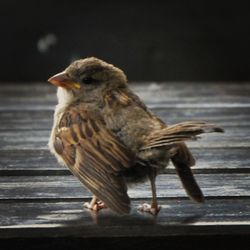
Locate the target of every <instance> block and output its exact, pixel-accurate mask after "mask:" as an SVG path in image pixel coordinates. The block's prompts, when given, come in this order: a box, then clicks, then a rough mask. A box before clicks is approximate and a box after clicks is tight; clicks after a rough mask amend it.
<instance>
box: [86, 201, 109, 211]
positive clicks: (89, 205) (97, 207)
mask: <svg viewBox="0 0 250 250" xmlns="http://www.w3.org/2000/svg"><path fill="white" fill-rule="evenodd" d="M83 207H84V208H87V209H90V210H92V211H95V212H98V211H99V210H101V209H103V208H107V206H106V205H105V204H104V202H102V201H96V202H95V203H92V202H85V203H84V204H83Z"/></svg>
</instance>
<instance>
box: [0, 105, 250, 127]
mask: <svg viewBox="0 0 250 250" xmlns="http://www.w3.org/2000/svg"><path fill="white" fill-rule="evenodd" d="M152 111H153V112H154V113H156V114H157V115H158V116H159V117H161V119H163V120H164V121H165V122H166V123H167V124H174V123H178V122H182V121H187V120H203V121H207V122H212V123H216V124H219V125H220V126H222V127H223V126H227V127H228V126H250V112H249V108H153V109H152ZM0 121H1V124H0V130H10V129H13V130H48V129H51V127H52V123H53V110H40V111H34V110H30V111H28V110H19V111H17V110H13V111H11V110H8V111H0Z"/></svg>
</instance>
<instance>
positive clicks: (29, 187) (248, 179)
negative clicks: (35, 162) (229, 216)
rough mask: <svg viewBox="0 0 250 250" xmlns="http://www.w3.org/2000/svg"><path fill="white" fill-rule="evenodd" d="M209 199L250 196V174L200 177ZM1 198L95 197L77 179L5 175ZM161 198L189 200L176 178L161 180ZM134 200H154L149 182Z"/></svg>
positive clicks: (135, 190)
mask: <svg viewBox="0 0 250 250" xmlns="http://www.w3.org/2000/svg"><path fill="white" fill-rule="evenodd" d="M196 179H197V181H198V183H199V184H200V186H201V188H202V190H203V192H204V194H205V196H208V197H209V196H210V197H223V196H228V197H240V196H250V188H249V187H250V175H249V174H235V173H232V174H197V175H196ZM0 190H1V192H0V199H3V200H8V199H37V200H39V199H66V198H67V199H72V198H90V197H91V194H90V193H89V191H87V189H86V188H85V187H83V185H82V184H81V183H80V182H79V181H78V180H77V179H76V178H75V177H74V176H71V175H69V176H4V177H0ZM157 190H158V191H157V195H158V197H186V193H185V192H184V190H183V188H182V186H181V183H180V181H179V180H178V178H177V176H176V175H173V174H164V175H160V176H158V178H157ZM129 194H130V196H131V198H145V197H151V191H150V187H149V183H148V182H146V183H141V184H138V185H136V186H133V187H131V188H129Z"/></svg>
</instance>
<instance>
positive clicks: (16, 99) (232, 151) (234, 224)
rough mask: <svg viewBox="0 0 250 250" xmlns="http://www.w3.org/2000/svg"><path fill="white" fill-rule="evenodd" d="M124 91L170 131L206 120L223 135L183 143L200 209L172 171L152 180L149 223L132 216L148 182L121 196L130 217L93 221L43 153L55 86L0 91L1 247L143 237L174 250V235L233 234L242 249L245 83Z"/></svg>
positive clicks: (248, 111)
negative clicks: (128, 202)
mask: <svg viewBox="0 0 250 250" xmlns="http://www.w3.org/2000/svg"><path fill="white" fill-rule="evenodd" d="M132 86H133V89H134V90H135V91H136V92H137V93H138V95H139V96H141V97H142V99H144V100H145V102H146V103H147V105H148V106H149V107H151V108H152V110H153V111H154V112H155V113H157V114H158V115H159V116H160V117H161V118H162V119H163V120H165V121H166V122H167V123H168V124H173V123H177V122H181V121H185V120H206V121H209V122H213V123H216V124H218V125H219V126H222V127H223V128H224V129H225V133H224V134H210V135H205V136H203V138H202V139H201V140H199V141H196V142H190V143H188V144H189V146H190V148H191V151H192V152H193V154H194V155H195V157H196V158H197V166H196V167H195V168H194V173H195V175H196V179H197V181H198V183H199V184H200V186H201V188H202V190H203V192H204V194H205V196H206V203H205V204H204V205H197V204H195V203H193V202H191V201H189V200H188V198H187V196H186V194H185V192H184V191H183V188H182V187H181V184H180V181H179V180H178V178H177V176H176V174H175V171H174V168H173V167H172V166H170V167H169V168H168V169H166V171H165V173H164V174H162V175H161V176H159V177H158V179H157V188H158V196H159V203H160V204H161V205H162V210H161V212H160V213H159V215H158V216H157V217H153V216H151V215H148V214H144V213H140V212H138V211H137V209H136V207H137V206H138V205H139V204H140V203H142V202H145V201H148V200H149V198H150V188H149V184H148V183H145V184H141V185H138V186H135V187H132V188H130V189H129V195H130V197H131V199H132V208H133V209H132V212H131V214H130V215H126V216H118V215H116V214H114V213H112V212H111V211H110V210H108V209H107V210H103V211H101V212H100V213H99V214H98V215H96V214H95V213H91V212H89V211H86V210H84V209H83V207H82V204H83V202H85V201H88V200H89V199H90V197H91V194H90V193H89V192H88V191H87V190H86V189H85V188H84V187H83V186H82V185H81V184H80V183H79V181H78V180H77V179H76V178H74V177H73V176H72V175H71V174H70V172H69V171H68V170H67V169H66V168H64V167H61V166H59V165H58V163H57V162H56V160H55V159H54V157H53V156H51V155H50V153H49V151H48V148H47V141H48V136H49V131H50V129H51V126H52V116H53V109H54V106H55V103H56V96H55V91H56V89H55V88H54V87H53V86H50V85H49V84H47V83H36V84H4V85H3V84H2V85H0V138H1V140H0V239H1V240H0V242H1V241H3V242H7V243H8V244H11V243H13V242H17V243H16V244H17V245H16V247H17V246H19V245H18V244H20V240H21V242H22V243H23V244H26V243H27V245H26V247H27V246H30V245H31V244H32V243H31V242H33V245H36V244H37V242H40V243H41V240H43V239H48V238H51V239H50V240H48V241H47V244H49V243H51V242H52V241H53V240H54V242H58V240H59V239H61V240H64V241H62V242H64V243H63V246H62V247H61V249H66V246H68V245H67V243H65V239H67V238H68V237H69V238H71V239H72V238H73V239H75V248H74V249H78V248H77V245H78V241H79V240H84V239H85V240H86V239H88V240H89V241H88V242H91V241H94V242H95V239H96V238H98V239H102V240H103V242H106V243H107V242H109V239H112V240H113V241H111V242H116V243H117V242H118V243H117V244H118V245H119V244H120V248H121V249H123V248H122V247H121V246H123V247H125V246H126V244H130V243H131V242H137V244H139V242H142V244H148V243H147V242H149V237H150V239H151V242H152V241H153V240H154V239H161V240H160V241H159V240H158V241H157V242H158V245H157V244H156V243H153V244H154V246H155V247H156V246H159V247H162V246H164V244H165V245H169V244H170V243H169V242H172V243H173V242H175V244H180V243H178V239H180V238H181V239H182V240H183V242H184V243H183V244H185V239H186V237H191V238H190V239H196V240H197V237H198V238H199V239H201V238H200V237H203V238H202V239H203V240H204V239H207V243H208V244H209V242H210V243H211V241H210V239H211V238H210V237H218V236H222V237H226V238H227V240H228V239H231V240H232V239H234V238H233V237H238V238H237V239H241V240H240V241H241V242H242V237H243V238H244V240H245V241H246V240H247V239H248V242H249V236H250V83H241V84H236V83H206V84H201V83H167V84H156V83H147V84H146V83H141V84H136V83H134V84H133V85H132ZM245 236H248V237H245ZM171 237H173V238H171ZM170 238H171V239H170ZM25 239H26V241H25ZM32 239H36V240H35V241H34V240H32ZM52 239H53V240H52ZM76 239H77V241H76ZM118 239H119V241H117V240H118ZM124 239H126V241H124ZM166 239H169V241H168V243H166ZM173 239H176V241H175V240H173ZM213 239H214V238H213ZM223 239H224V238H223ZM39 240H40V241H39ZM244 240H243V241H244ZM18 242H19V243H18ZM25 242H26V243H25ZM124 242H125V243H124ZM126 242H130V243H126ZM159 242H161V243H159ZM163 242H164V243H163ZM176 242H177V243H176ZM51 244H52V243H51ZM60 244H62V243H60ZM88 244H90V243H88ZM93 244H95V243H93ZM112 244H113V243H112ZM189 244H191V242H190V241H189ZM192 244H193V243H192ZM221 244H223V240H222V241H221ZM43 246H44V245H43ZM46 246H47V245H46ZM193 246H194V245H193ZM217 246H218V245H217ZM238 246H239V245H238ZM248 246H249V245H248ZM64 247H65V248H64ZM88 247H89V248H90V245H88ZM41 249H42V248H41ZM69 249H70V248H69ZM79 249H82V248H80V246H79ZM152 249H153V248H152ZM238 249H239V248H238Z"/></svg>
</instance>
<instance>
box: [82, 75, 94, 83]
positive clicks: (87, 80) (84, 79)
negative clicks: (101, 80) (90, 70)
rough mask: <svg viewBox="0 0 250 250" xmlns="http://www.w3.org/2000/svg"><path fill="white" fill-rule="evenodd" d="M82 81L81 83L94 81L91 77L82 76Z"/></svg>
mask: <svg viewBox="0 0 250 250" xmlns="http://www.w3.org/2000/svg"><path fill="white" fill-rule="evenodd" d="M82 82H83V83H85V84H91V83H93V82H94V79H93V78H92V77H88V76H87V77H84V78H83V79H82Z"/></svg>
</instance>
